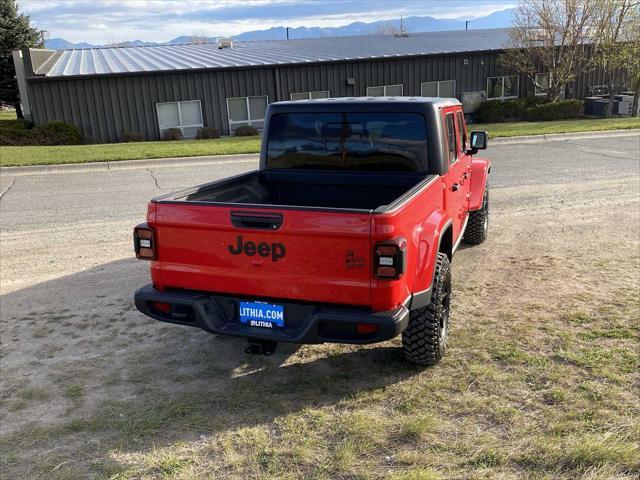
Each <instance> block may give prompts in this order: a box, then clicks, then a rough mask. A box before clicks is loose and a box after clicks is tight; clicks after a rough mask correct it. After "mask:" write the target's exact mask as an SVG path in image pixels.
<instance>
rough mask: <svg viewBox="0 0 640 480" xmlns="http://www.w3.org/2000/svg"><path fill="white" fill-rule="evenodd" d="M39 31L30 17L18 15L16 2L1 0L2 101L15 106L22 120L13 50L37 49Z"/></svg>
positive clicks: (0, 64) (0, 97)
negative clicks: (32, 23)
mask: <svg viewBox="0 0 640 480" xmlns="http://www.w3.org/2000/svg"><path fill="white" fill-rule="evenodd" d="M38 37H39V35H38V31H37V30H36V29H35V28H33V27H31V24H30V23H29V16H28V15H23V14H19V13H18V3H17V2H16V0H0V101H1V102H4V103H8V104H10V105H15V107H16V113H17V114H18V118H22V110H21V109H20V95H19V93H18V84H17V82H16V70H15V66H14V64H13V55H12V53H11V52H12V50H17V49H20V48H27V47H35V46H36V45H37V44H38Z"/></svg>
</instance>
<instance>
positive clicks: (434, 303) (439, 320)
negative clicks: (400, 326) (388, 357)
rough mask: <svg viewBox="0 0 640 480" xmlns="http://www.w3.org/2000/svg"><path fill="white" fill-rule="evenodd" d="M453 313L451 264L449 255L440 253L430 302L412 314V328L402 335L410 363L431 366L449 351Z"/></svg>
mask: <svg viewBox="0 0 640 480" xmlns="http://www.w3.org/2000/svg"><path fill="white" fill-rule="evenodd" d="M450 310H451V264H450V263H449V257H447V255H446V254H444V253H438V258H437V261H436V271H435V275H434V277H433V285H432V287H431V301H430V302H429V304H427V306H426V307H423V308H419V309H417V310H413V311H412V312H411V318H410V319H409V325H408V326H407V328H406V329H405V331H404V332H402V349H403V351H404V356H405V358H406V359H407V360H408V361H409V362H411V363H416V364H418V365H427V366H429V365H435V364H437V363H438V362H439V361H440V359H441V358H442V357H443V355H444V352H445V350H446V348H447V339H448V336H449V312H450Z"/></svg>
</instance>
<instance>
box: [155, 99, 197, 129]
mask: <svg viewBox="0 0 640 480" xmlns="http://www.w3.org/2000/svg"><path fill="white" fill-rule="evenodd" d="M156 111H157V112H158V125H159V127H160V136H162V134H163V133H164V132H165V131H166V130H168V129H169V128H179V129H180V131H181V132H182V135H183V136H184V137H185V138H193V137H195V136H196V132H197V131H198V130H199V129H200V128H202V127H203V124H202V105H201V104H200V100H189V101H186V102H163V103H156Z"/></svg>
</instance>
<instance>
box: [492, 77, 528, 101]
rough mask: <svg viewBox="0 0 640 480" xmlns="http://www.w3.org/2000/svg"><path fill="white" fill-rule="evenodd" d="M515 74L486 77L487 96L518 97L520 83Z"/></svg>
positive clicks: (499, 97)
mask: <svg viewBox="0 0 640 480" xmlns="http://www.w3.org/2000/svg"><path fill="white" fill-rule="evenodd" d="M519 80H520V79H519V77H518V76H517V75H510V76H504V77H489V78H487V98H488V99H489V100H491V99H499V100H505V99H508V98H518V95H519V93H520V83H519Z"/></svg>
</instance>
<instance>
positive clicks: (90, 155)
mask: <svg viewBox="0 0 640 480" xmlns="http://www.w3.org/2000/svg"><path fill="white" fill-rule="evenodd" d="M2 128H15V113H14V112H0V129H2ZM474 128H476V129H482V130H486V131H488V132H489V136H490V137H491V138H498V137H513V136H517V135H542V134H548V133H567V132H586V131H599V130H616V129H631V128H640V119H638V118H611V119H580V120H559V121H552V122H518V123H486V124H477V125H473V126H472V125H470V126H469V129H470V130H472V129H474ZM259 150H260V138H259V137H239V138H236V137H227V138H220V139H216V140H184V141H180V142H162V141H156V142H139V143H103V144H91V145H64V146H55V147H50V146H25V147H0V166H3V167H8V166H24V165H55V164H61V163H85V162H112V161H118V160H134V159H141V158H165V157H193V156H199V155H231V154H239V153H256V152H258V151H259Z"/></svg>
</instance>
